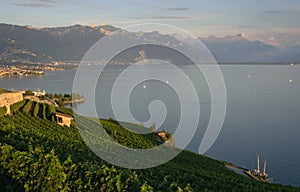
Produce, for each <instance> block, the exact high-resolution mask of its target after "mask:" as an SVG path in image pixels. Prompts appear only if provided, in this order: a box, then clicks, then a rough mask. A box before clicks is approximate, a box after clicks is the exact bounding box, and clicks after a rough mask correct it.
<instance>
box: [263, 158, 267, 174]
mask: <svg viewBox="0 0 300 192" xmlns="http://www.w3.org/2000/svg"><path fill="white" fill-rule="evenodd" d="M266 170H267V159H265V160H264V175H267V172H266Z"/></svg>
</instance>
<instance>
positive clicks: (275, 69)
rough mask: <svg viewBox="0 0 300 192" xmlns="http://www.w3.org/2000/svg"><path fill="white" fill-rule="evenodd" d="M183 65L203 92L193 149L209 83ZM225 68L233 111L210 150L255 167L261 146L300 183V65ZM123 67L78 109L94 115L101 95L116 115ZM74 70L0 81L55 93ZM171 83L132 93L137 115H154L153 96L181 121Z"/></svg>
mask: <svg viewBox="0 0 300 192" xmlns="http://www.w3.org/2000/svg"><path fill="white" fill-rule="evenodd" d="M182 69H183V70H184V71H185V72H186V74H187V76H188V77H189V78H190V79H191V80H192V81H193V84H194V85H195V87H196V90H197V93H198V95H199V101H200V110H201V113H200V114H201V117H200V123H199V126H198V130H197V133H196V134H195V136H194V138H193V140H192V142H191V143H190V145H189V146H188V148H189V149H190V150H194V151H198V147H199V144H200V142H201V138H202V136H203V131H205V128H206V126H207V123H208V120H209V114H210V106H211V103H210V94H209V88H208V86H207V84H206V81H205V79H204V78H203V77H201V76H199V72H195V71H194V68H193V67H190V66H185V67H182ZM91 70H93V68H92V67H91ZM221 70H222V72H223V76H224V80H225V83H226V88H227V99H228V101H227V113H226V118H225V122H224V126H223V129H222V130H221V133H220V135H219V137H218V139H217V141H216V143H215V144H214V146H213V147H212V148H211V149H210V150H209V151H208V152H207V153H206V155H208V156H211V157H214V158H217V159H222V160H225V161H229V162H232V163H235V164H237V165H240V166H246V167H248V168H255V155H256V152H257V151H259V152H260V154H261V156H262V158H264V157H266V158H267V160H268V172H269V174H270V176H271V177H273V178H274V182H280V183H283V184H293V185H300V165H299V163H298V162H299V161H300V140H299V135H300V129H299V125H300V118H299V114H300V99H299V95H300V76H299V75H297V74H300V66H299V65H285V66H280V65H272V66H270V65H247V66H241V65H225V66H221ZM121 71H122V68H115V69H109V70H107V71H105V73H104V74H102V75H101V80H102V82H101V84H99V85H98V86H97V90H96V96H95V97H92V98H87V100H86V102H85V103H84V104H80V105H78V106H77V107H76V108H75V110H76V111H78V112H79V113H80V114H83V115H89V114H91V113H90V110H91V109H90V107H91V106H92V105H93V104H94V102H93V101H94V100H95V104H96V106H98V108H99V114H101V116H103V117H111V116H113V113H112V111H111V110H110V108H109V103H108V102H107V101H109V99H110V97H109V90H110V87H111V86H112V84H113V82H114V79H115V78H116V76H118V74H119V73H120V72H121ZM74 74H75V71H71V70H69V71H54V72H47V74H46V75H45V76H44V77H22V78H17V77H14V78H2V79H0V87H4V88H9V89H12V88H13V89H15V90H17V89H37V88H39V89H41V90H43V89H45V90H46V91H47V92H52V93H69V92H71V90H72V82H73V78H74ZM88 78H89V77H86V79H88ZM124 83H126V81H124ZM168 83H170V82H165V83H163V82H160V83H159V82H154V81H153V82H152V81H149V82H143V83H141V84H140V85H138V86H137V87H136V88H135V89H134V92H133V93H132V95H131V98H130V99H131V101H130V102H131V103H132V106H130V107H131V111H132V114H133V115H134V116H135V118H136V119H138V120H140V121H146V120H147V119H148V118H149V111H148V104H149V102H151V101H153V99H160V100H162V101H163V102H164V103H165V105H166V107H167V110H168V116H167V118H166V122H165V123H164V124H163V129H165V130H168V131H171V132H172V131H175V130H174V127H176V125H177V124H178V119H179V117H180V107H179V101H178V98H177V97H176V94H174V92H172V89H169V88H168ZM86 86H88V84H87V85H86ZM103 93H104V94H103ZM82 94H83V95H84V94H85V93H82ZM97 96H99V97H101V98H99V97H97ZM187 131H188V130H187Z"/></svg>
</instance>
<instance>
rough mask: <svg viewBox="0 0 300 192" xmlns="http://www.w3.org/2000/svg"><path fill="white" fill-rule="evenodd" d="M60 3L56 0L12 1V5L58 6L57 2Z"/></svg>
mask: <svg viewBox="0 0 300 192" xmlns="http://www.w3.org/2000/svg"><path fill="white" fill-rule="evenodd" d="M57 3H59V2H58V1H56V0H32V1H21V2H15V3H11V4H12V5H15V6H19V7H35V8H40V7H56V4H57Z"/></svg>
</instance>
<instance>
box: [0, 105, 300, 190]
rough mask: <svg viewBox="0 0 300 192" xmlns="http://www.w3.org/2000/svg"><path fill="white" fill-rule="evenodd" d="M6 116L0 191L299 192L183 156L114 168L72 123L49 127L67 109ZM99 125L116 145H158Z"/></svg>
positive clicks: (0, 132) (109, 123) (0, 122)
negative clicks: (160, 162)
mask: <svg viewBox="0 0 300 192" xmlns="http://www.w3.org/2000/svg"><path fill="white" fill-rule="evenodd" d="M11 111H12V112H13V115H11V116H3V117H0V191H197V192H198V191H224V192H225V191H300V189H299V188H295V187H289V186H282V185H277V184H269V183H263V182H258V181H254V180H251V179H250V178H247V177H244V176H241V175H238V174H235V173H233V172H231V171H229V170H227V168H226V167H225V166H224V164H223V163H222V162H220V161H217V160H213V159H211V158H208V157H205V156H202V155H198V154H195V153H192V152H189V151H183V152H182V153H181V154H180V155H178V156H177V157H176V158H174V159H173V160H171V161H170V162H168V163H166V164H163V165H161V166H158V167H155V168H150V169H145V170H129V169H124V168H119V167H115V166H113V165H110V164H108V163H106V162H104V161H103V160H101V159H100V158H99V157H97V156H96V155H95V154H94V153H93V152H92V151H90V150H89V148H88V147H87V146H86V145H85V143H84V142H83V140H82V139H81V137H80V134H79V132H78V129H77V128H76V125H75V123H74V122H73V123H72V125H71V127H66V126H64V127H62V126H60V125H58V124H57V123H56V122H55V118H54V114H55V112H56V111H59V112H62V113H68V114H70V115H72V111H71V110H69V109H66V108H56V107H53V106H50V105H46V104H41V103H36V102H33V101H29V100H24V101H22V102H19V103H16V104H14V105H12V106H11ZM86 120H87V121H88V120H90V121H93V120H91V119H88V118H87V119H86ZM101 122H102V124H103V128H104V129H105V130H106V132H107V133H108V134H110V136H111V137H112V138H113V139H115V140H116V141H118V142H119V143H121V144H122V145H127V146H130V147H132V148H149V147H153V146H156V145H158V144H161V142H162V141H160V140H159V138H158V137H157V135H156V134H155V133H150V134H147V135H139V134H136V133H132V132H129V131H127V130H125V129H124V128H122V127H121V125H119V124H118V123H117V122H116V121H115V120H113V119H110V120H104V119H102V120H101ZM140 128H141V129H142V128H143V127H140ZM116 133H117V134H116Z"/></svg>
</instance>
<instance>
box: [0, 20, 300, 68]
mask: <svg viewBox="0 0 300 192" xmlns="http://www.w3.org/2000/svg"><path fill="white" fill-rule="evenodd" d="M117 29H118V28H116V27H114V26H111V25H104V26H82V25H73V26H67V27H53V28H33V27H31V26H18V25H10V24H0V37H1V38H0V62H1V63H12V62H53V61H65V60H73V61H80V60H81V58H82V57H83V56H84V54H85V53H86V51H87V50H88V49H89V48H90V47H91V46H92V45H93V44H94V43H95V42H96V41H98V40H99V39H101V38H103V37H104V36H106V35H109V34H110V33H111V32H112V31H115V30H117ZM131 35H132V36H139V38H142V39H147V40H148V41H150V42H152V43H153V41H151V39H156V40H157V39H159V40H160V41H165V42H172V43H178V44H179V43H180V42H179V41H177V39H176V38H174V36H172V35H163V34H160V33H158V32H149V33H143V32H138V33H132V34H131ZM154 37H155V38H154ZM129 38H130V36H129ZM199 39H200V40H201V41H202V42H203V43H204V45H206V47H207V48H208V49H209V50H210V51H211V53H212V54H213V55H214V57H215V58H216V60H217V62H218V63H289V62H300V46H293V47H289V48H279V47H275V46H272V45H268V44H266V43H264V42H262V41H251V40H249V39H247V38H246V37H245V36H244V35H243V34H238V35H233V36H226V37H216V36H209V37H206V38H199ZM154 43H155V42H154ZM104 46H105V45H104ZM141 50H142V48H137V49H134V50H133V51H135V52H136V53H138V52H139V51H141ZM146 52H148V53H152V52H154V53H155V47H152V48H149V49H148V50H146ZM156 52H157V51H156ZM170 54H172V53H167V52H165V51H162V52H160V53H156V56H157V55H161V57H165V56H163V55H168V56H170V57H171V56H172V55H170ZM137 56H138V54H137ZM173 56H174V55H173ZM158 57H160V56H158ZM175 58H176V57H175ZM130 59H132V58H128V60H130ZM157 59H159V58H157Z"/></svg>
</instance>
